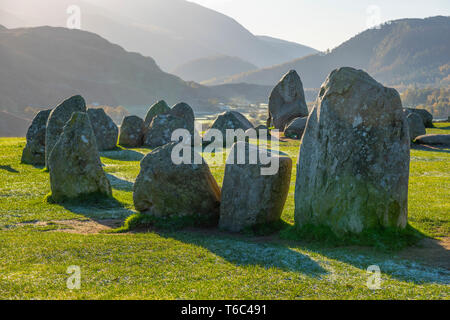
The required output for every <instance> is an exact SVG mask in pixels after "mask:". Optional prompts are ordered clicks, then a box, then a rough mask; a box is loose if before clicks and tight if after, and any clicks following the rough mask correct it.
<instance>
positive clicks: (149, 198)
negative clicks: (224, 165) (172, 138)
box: [133, 142, 220, 223]
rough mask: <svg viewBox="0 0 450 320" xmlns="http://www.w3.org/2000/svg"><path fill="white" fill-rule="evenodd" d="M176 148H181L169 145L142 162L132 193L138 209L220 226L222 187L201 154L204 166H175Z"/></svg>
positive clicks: (173, 144) (152, 153) (153, 152)
mask: <svg viewBox="0 0 450 320" xmlns="http://www.w3.org/2000/svg"><path fill="white" fill-rule="evenodd" d="M176 146H178V147H179V146H180V145H178V144H177V143H176V142H172V143H169V144H166V145H164V146H162V147H160V148H157V149H155V150H153V151H152V152H151V153H149V154H148V155H147V156H146V157H145V158H144V159H142V161H141V171H140V173H139V175H138V177H137V179H136V182H135V184H134V192H133V200H134V206H135V208H136V210H138V211H140V212H146V213H148V214H151V215H153V216H157V217H170V216H177V217H184V216H194V217H203V218H206V219H208V220H209V219H211V221H215V222H216V223H217V220H218V218H219V205H220V188H219V186H218V185H217V182H216V180H215V179H214V177H213V176H212V174H211V171H210V170H209V167H208V165H207V164H206V162H205V161H204V160H203V159H202V158H201V156H200V155H196V156H197V157H200V159H201V160H202V162H201V164H180V165H177V164H174V162H173V161H172V151H173V150H174V148H175V147H176ZM191 150H192V149H191ZM174 152H176V150H175V151H174Z"/></svg>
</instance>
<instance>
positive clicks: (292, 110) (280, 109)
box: [267, 70, 308, 131]
mask: <svg viewBox="0 0 450 320" xmlns="http://www.w3.org/2000/svg"><path fill="white" fill-rule="evenodd" d="M307 116H308V106H307V104H306V100H305V92H304V91H303V84H302V81H301V80H300V77H299V75H298V74H297V72H296V71H295V70H291V71H289V72H288V73H287V74H285V75H284V76H283V78H282V79H281V80H280V82H278V84H277V85H276V86H275V88H274V89H273V90H272V93H271V94H270V97H269V119H268V120H267V125H268V126H269V127H270V126H271V125H272V124H273V126H274V127H275V129H278V130H281V131H284V129H285V126H286V125H287V124H288V123H289V122H291V121H292V120H294V119H295V118H299V117H300V118H303V117H307Z"/></svg>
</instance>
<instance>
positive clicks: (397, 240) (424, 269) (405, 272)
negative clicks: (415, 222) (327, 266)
mask: <svg viewBox="0 0 450 320" xmlns="http://www.w3.org/2000/svg"><path fill="white" fill-rule="evenodd" d="M280 237H281V238H282V239H284V240H289V241H295V242H297V243H293V246H294V247H297V248H299V249H306V250H309V251H313V252H316V253H318V254H320V255H323V256H326V257H327V258H329V259H333V260H339V261H341V262H343V263H346V264H350V265H352V266H354V267H356V268H359V269H361V270H366V269H367V268H368V267H369V266H372V265H377V266H379V267H380V270H381V272H382V273H384V274H387V275H389V276H391V277H393V278H395V279H397V280H400V281H406V282H413V283H418V284H420V283H437V284H450V269H448V268H445V267H442V264H441V263H430V262H432V261H426V260H427V255H426V254H425V255H423V257H422V256H421V254H418V251H415V250H416V249H417V248H420V246H421V243H422V242H423V240H425V239H427V237H426V236H425V235H424V234H423V233H422V232H420V231H419V230H417V229H415V228H413V227H412V226H410V225H408V226H407V228H406V229H405V230H404V231H396V230H390V229H388V230H377V229H373V230H369V231H366V232H364V233H362V234H360V235H354V234H353V235H350V234H349V235H345V236H343V237H342V238H338V237H336V236H335V235H334V234H333V233H332V232H331V230H329V229H328V228H323V227H313V226H306V227H304V228H302V229H300V230H298V229H296V228H295V227H294V226H290V227H288V228H286V229H284V230H282V232H281V233H280ZM428 240H430V239H428ZM298 241H301V244H299V243H298ZM423 249H424V252H422V253H426V252H427V248H423ZM434 250H435V253H434V255H435V257H437V258H438V259H439V260H440V259H449V258H450V255H449V252H448V251H447V250H446V249H445V248H444V247H442V246H435V248H434ZM406 252H411V253H412V254H409V255H408V254H404V253H406ZM423 258H424V259H423Z"/></svg>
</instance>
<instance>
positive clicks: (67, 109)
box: [45, 96, 86, 166]
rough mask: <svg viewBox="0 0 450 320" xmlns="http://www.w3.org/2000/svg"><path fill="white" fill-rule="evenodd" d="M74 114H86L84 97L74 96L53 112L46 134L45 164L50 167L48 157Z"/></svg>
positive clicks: (49, 118)
mask: <svg viewBox="0 0 450 320" xmlns="http://www.w3.org/2000/svg"><path fill="white" fill-rule="evenodd" d="M74 112H86V102H85V101H84V99H83V97H82V96H73V97H71V98H69V99H67V100H65V101H63V102H62V103H61V104H60V105H59V106H57V107H56V108H55V109H53V110H52V112H51V113H50V115H49V117H48V121H47V130H46V133H45V164H46V166H48V157H49V156H50V152H51V151H52V149H53V147H54V146H55V144H56V142H57V141H58V139H59V136H60V135H61V133H62V130H63V128H64V126H65V125H66V123H67V121H69V119H70V118H71V117H72V113H74Z"/></svg>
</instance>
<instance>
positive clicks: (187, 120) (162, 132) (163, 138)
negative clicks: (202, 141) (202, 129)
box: [144, 102, 196, 148]
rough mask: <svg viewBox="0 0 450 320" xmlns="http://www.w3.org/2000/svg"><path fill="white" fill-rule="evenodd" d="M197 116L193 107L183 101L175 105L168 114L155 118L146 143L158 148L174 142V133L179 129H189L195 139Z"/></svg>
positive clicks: (150, 126)
mask: <svg viewBox="0 0 450 320" xmlns="http://www.w3.org/2000/svg"><path fill="white" fill-rule="evenodd" d="M194 122H195V116H194V111H193V110H192V108H191V107H190V106H189V105H188V104H186V103H184V102H182V103H178V104H177V105H175V106H174V107H173V108H172V109H171V110H170V112H169V113H168V114H159V115H157V116H156V117H154V118H153V120H152V122H151V123H150V125H149V126H148V128H147V131H146V133H145V137H144V145H145V146H147V147H150V148H157V147H160V146H163V145H165V144H168V143H170V142H172V133H173V132H174V131H175V130H177V129H186V130H187V131H189V134H190V138H191V140H192V141H193V137H194V134H196V132H195V128H194Z"/></svg>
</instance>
